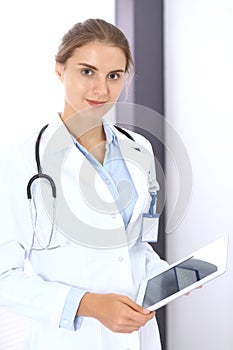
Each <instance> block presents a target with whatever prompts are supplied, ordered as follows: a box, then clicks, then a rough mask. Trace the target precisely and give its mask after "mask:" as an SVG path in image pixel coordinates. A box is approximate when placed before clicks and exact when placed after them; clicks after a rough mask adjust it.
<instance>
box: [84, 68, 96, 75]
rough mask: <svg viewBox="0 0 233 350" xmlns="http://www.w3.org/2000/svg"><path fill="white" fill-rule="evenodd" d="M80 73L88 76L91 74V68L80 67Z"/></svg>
mask: <svg viewBox="0 0 233 350" xmlns="http://www.w3.org/2000/svg"><path fill="white" fill-rule="evenodd" d="M81 73H82V75H88V76H90V75H92V74H93V72H92V70H91V69H88V68H85V69H82V70H81Z"/></svg>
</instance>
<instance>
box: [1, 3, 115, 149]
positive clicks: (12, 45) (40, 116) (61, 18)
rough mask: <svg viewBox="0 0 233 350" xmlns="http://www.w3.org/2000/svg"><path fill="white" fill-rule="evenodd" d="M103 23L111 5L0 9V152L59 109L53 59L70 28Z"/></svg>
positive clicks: (111, 15)
mask: <svg viewBox="0 0 233 350" xmlns="http://www.w3.org/2000/svg"><path fill="white" fill-rule="evenodd" d="M91 17H94V18H98V17H99V18H103V19H106V20H107V21H109V22H111V23H115V0H99V1H95V0H85V1H81V0H41V1H30V0H20V1H18V0H10V1H5V2H1V4H0V40H1V57H0V64H1V79H0V93H1V117H0V118H1V119H0V120H1V130H0V152H1V151H2V150H4V149H5V147H7V144H8V142H9V137H8V133H6V132H5V130H6V129H7V130H8V131H10V132H11V136H12V137H11V141H10V142H12V139H15V140H18V139H19V138H21V137H24V136H25V135H28V133H29V132H30V130H34V129H35V128H36V127H38V128H39V127H40V126H41V125H43V124H44V123H46V121H47V119H48V114H49V113H50V112H54V110H58V109H61V106H62V105H63V98H62V96H63V91H62V87H61V84H59V82H58V81H57V78H56V76H55V74H54V62H55V61H54V56H55V54H56V52H57V48H58V45H59V44H60V40H61V38H62V36H63V34H64V33H65V32H66V31H67V30H68V29H69V28H70V27H71V26H72V25H73V24H74V23H76V22H79V21H83V20H85V19H87V18H91Z"/></svg>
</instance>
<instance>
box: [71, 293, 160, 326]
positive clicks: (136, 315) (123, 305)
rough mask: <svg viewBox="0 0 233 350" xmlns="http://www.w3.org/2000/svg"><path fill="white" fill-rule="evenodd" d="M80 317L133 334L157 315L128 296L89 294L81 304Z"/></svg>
mask: <svg viewBox="0 0 233 350" xmlns="http://www.w3.org/2000/svg"><path fill="white" fill-rule="evenodd" d="M77 315H79V316H87V317H88V316H89V317H94V318H96V319H97V320H99V321H100V322H101V323H102V324H103V325H105V326H106V327H107V328H109V329H110V330H112V331H113V332H119V333H131V332H133V331H137V330H138V329H139V328H140V327H142V326H144V325H145V324H146V322H148V321H149V320H150V319H152V318H153V317H154V315H155V313H154V312H150V311H148V310H146V309H144V308H143V307H142V306H140V305H138V304H136V303H135V302H134V301H133V300H131V299H130V298H128V297H126V296H122V295H118V294H94V293H87V294H85V295H84V297H83V299H82V300H81V302H80V306H79V309H78V312H77Z"/></svg>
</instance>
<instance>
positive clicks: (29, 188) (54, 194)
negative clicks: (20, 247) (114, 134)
mask: <svg viewBox="0 0 233 350" xmlns="http://www.w3.org/2000/svg"><path fill="white" fill-rule="evenodd" d="M47 127H48V124H47V125H45V126H43V128H42V129H41V130H40V132H39V134H38V136H37V139H36V143H35V159H36V165H37V172H38V173H37V174H35V175H34V176H32V177H31V178H30V180H29V181H28V184H27V198H28V201H29V209H30V216H31V222H32V227H33V243H34V239H35V238H36V240H37V243H38V245H39V246H40V248H31V249H32V250H37V251H43V250H52V249H56V248H59V247H60V245H56V246H52V247H51V246H50V245H51V242H52V238H53V235H54V230H55V220H56V199H57V190H56V185H55V182H54V181H53V179H52V177H51V176H49V175H48V174H45V173H43V170H42V167H41V162H40V142H41V137H42V135H43V133H44V131H45V130H46V128H47ZM114 127H115V128H116V129H117V130H118V131H119V132H121V133H123V134H124V135H125V136H126V137H128V138H129V139H130V140H132V141H135V140H134V138H133V137H132V136H131V135H130V134H129V133H128V132H127V131H126V130H124V129H122V128H120V127H119V126H117V125H114ZM137 150H138V151H140V149H139V148H137ZM41 179H45V180H46V181H47V182H48V183H49V185H50V187H51V190H52V197H53V203H52V224H51V230H50V235H49V240H48V243H47V244H46V245H45V246H43V244H42V243H41V241H40V238H39V235H38V232H37V228H36V222H35V221H36V220H35V219H34V216H33V197H32V185H33V183H34V182H35V181H36V180H41ZM155 198H156V196H154V197H153V196H152V201H151V206H150V210H149V213H150V214H151V215H152V212H153V207H154V204H155Z"/></svg>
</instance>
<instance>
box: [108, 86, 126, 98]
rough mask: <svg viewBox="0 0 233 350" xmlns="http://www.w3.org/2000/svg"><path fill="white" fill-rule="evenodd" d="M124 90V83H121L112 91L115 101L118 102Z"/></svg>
mask: <svg viewBox="0 0 233 350" xmlns="http://www.w3.org/2000/svg"><path fill="white" fill-rule="evenodd" d="M122 89H123V83H119V84H117V85H116V86H114V87H113V88H112V90H111V95H112V98H113V99H114V100H117V99H118V97H119V96H120V93H121V91H122Z"/></svg>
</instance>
